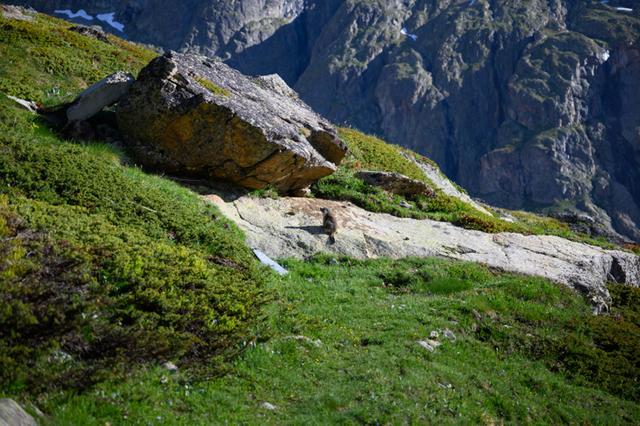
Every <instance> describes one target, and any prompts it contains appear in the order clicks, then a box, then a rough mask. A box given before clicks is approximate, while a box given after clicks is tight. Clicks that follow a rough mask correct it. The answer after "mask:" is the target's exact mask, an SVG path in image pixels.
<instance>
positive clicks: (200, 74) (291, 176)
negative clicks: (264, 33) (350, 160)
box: [117, 52, 347, 191]
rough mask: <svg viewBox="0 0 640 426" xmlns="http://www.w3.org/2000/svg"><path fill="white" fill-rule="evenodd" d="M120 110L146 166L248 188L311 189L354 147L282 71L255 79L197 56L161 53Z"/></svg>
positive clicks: (124, 128) (136, 152)
mask: <svg viewBox="0 0 640 426" xmlns="http://www.w3.org/2000/svg"><path fill="white" fill-rule="evenodd" d="M287 89H288V90H287ZM117 115H118V123H119V126H120V129H121V131H122V132H123V134H124V135H125V137H126V143H127V144H128V145H129V146H130V147H131V148H132V151H133V153H134V155H135V156H136V158H137V160H138V161H139V162H140V163H142V164H143V165H145V166H146V167H150V168H153V169H157V170H162V171H164V172H167V173H171V174H177V175H189V176H197V177H204V178H217V179H224V180H229V181H232V182H234V183H237V184H239V185H242V186H244V187H248V188H264V187H267V186H269V185H271V186H273V187H275V188H277V189H278V190H279V191H291V190H297V189H301V188H305V187H307V186H309V185H310V184H311V183H313V182H314V181H316V180H318V179H320V178H322V177H324V176H327V175H329V174H331V173H333V172H334V171H335V170H336V167H337V166H338V165H339V164H340V162H341V160H342V158H343V157H344V156H345V154H346V151H347V148H346V145H344V143H342V142H341V141H340V140H339V139H338V136H337V132H336V130H335V128H334V127H333V126H332V125H331V124H330V123H329V122H328V121H327V120H325V119H323V118H322V117H320V116H319V115H317V114H316V113H315V112H313V111H312V110H311V109H310V108H309V107H308V106H307V105H306V104H304V103H303V102H302V101H301V100H300V99H299V98H298V97H297V95H295V92H293V91H292V90H291V89H289V88H288V87H287V86H286V83H284V82H283V81H282V80H281V79H279V77H277V76H268V77H267V78H265V77H258V78H253V79H252V78H249V77H246V76H244V75H242V74H241V73H239V72H238V71H235V70H233V69H232V68H230V67H229V66H227V65H225V64H223V63H222V62H218V61H215V60H212V59H209V58H205V57H202V56H197V55H185V54H177V53H173V52H172V53H168V54H165V55H164V56H161V57H158V58H156V59H154V60H153V61H152V62H151V63H150V64H149V65H147V67H145V68H144V69H143V70H142V71H141V72H140V75H139V77H138V79H137V81H136V82H135V83H134V84H133V86H132V87H131V89H130V90H129V92H128V94H127V95H126V96H125V97H124V98H123V99H122V100H121V101H120V103H119V105H118V109H117Z"/></svg>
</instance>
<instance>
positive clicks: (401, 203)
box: [400, 200, 413, 209]
mask: <svg viewBox="0 0 640 426" xmlns="http://www.w3.org/2000/svg"><path fill="white" fill-rule="evenodd" d="M400 207H404V208H405V209H412V208H413V205H411V204H409V203H407V202H406V201H405V200H402V201H400Z"/></svg>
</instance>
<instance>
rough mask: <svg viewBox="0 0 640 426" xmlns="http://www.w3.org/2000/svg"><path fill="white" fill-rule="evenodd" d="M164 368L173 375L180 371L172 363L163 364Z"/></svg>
mask: <svg viewBox="0 0 640 426" xmlns="http://www.w3.org/2000/svg"><path fill="white" fill-rule="evenodd" d="M162 366H163V367H164V368H166V369H167V370H169V371H170V372H172V373H176V372H177V371H178V366H177V365H175V364H174V363H172V362H171V361H167V362H165V363H164V364H162Z"/></svg>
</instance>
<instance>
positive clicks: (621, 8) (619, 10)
mask: <svg viewBox="0 0 640 426" xmlns="http://www.w3.org/2000/svg"><path fill="white" fill-rule="evenodd" d="M616 10H617V11H618V12H633V9H630V8H628V7H616Z"/></svg>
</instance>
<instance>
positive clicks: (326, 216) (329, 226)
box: [320, 207, 338, 244]
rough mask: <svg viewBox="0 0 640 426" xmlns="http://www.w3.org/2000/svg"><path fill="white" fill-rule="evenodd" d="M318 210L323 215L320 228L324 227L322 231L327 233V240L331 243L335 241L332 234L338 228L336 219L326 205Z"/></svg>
mask: <svg viewBox="0 0 640 426" xmlns="http://www.w3.org/2000/svg"><path fill="white" fill-rule="evenodd" d="M320 211H321V212H322V215H323V216H322V228H323V229H324V232H326V233H327V234H329V242H330V243H331V244H333V243H335V242H336V238H335V237H334V235H335V233H336V231H337V230H338V221H337V220H336V217H335V216H334V215H333V213H332V212H331V210H329V209H328V208H327V207H322V208H321V209H320Z"/></svg>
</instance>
